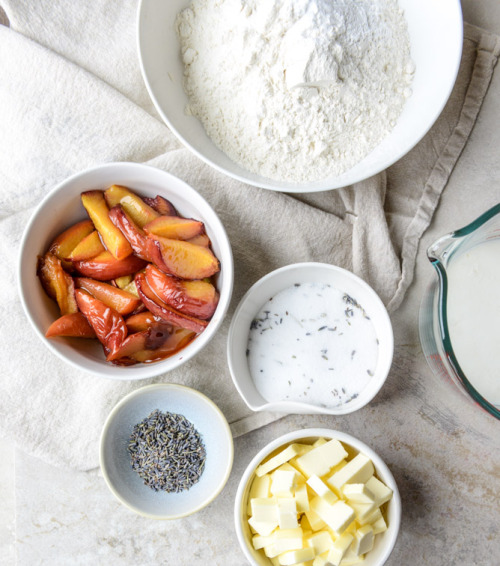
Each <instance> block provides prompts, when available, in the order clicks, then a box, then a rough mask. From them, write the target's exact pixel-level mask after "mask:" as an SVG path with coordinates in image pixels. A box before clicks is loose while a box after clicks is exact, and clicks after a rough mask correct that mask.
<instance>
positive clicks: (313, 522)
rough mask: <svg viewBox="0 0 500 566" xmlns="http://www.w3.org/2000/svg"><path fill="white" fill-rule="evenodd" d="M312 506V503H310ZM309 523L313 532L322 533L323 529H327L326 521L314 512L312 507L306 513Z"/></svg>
mask: <svg viewBox="0 0 500 566" xmlns="http://www.w3.org/2000/svg"><path fill="white" fill-rule="evenodd" d="M309 505H311V502H309ZM305 515H306V518H307V522H308V523H309V526H310V527H311V529H312V530H313V531H320V530H321V529H322V528H324V527H326V523H325V521H323V519H322V518H321V517H320V516H319V515H318V514H317V513H316V511H314V510H313V509H312V508H311V507H309V511H306V513H305Z"/></svg>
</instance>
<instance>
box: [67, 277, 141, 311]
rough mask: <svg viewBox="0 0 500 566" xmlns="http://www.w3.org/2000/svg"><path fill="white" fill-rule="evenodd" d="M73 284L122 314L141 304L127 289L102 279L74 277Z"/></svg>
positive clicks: (133, 309)
mask: <svg viewBox="0 0 500 566" xmlns="http://www.w3.org/2000/svg"><path fill="white" fill-rule="evenodd" d="M75 286H76V288H77V289H83V290H84V291H87V293H89V294H90V295H92V296H93V297H95V298H96V299H99V300H100V301H102V302H103V303H104V304H105V305H107V306H108V307H111V308H112V309H115V311H116V312H117V313H119V314H121V315H122V316H123V315H126V314H130V313H131V312H133V311H135V310H136V309H137V307H138V306H139V305H140V304H141V301H140V299H138V298H137V297H134V295H131V294H130V293H127V291H124V290H122V289H118V288H116V287H113V285H109V284H108V283H103V282H102V281H96V280H95V279H89V278H87V277H75Z"/></svg>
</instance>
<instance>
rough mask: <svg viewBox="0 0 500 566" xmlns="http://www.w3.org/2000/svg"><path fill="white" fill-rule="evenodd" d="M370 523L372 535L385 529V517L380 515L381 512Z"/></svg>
mask: <svg viewBox="0 0 500 566" xmlns="http://www.w3.org/2000/svg"><path fill="white" fill-rule="evenodd" d="M371 525H372V529H373V534H374V535H378V534H379V533H384V532H385V531H386V530H387V523H386V522H385V519H384V517H383V516H382V514H381V515H380V517H379V518H378V519H377V520H376V521H375V522H374V523H371Z"/></svg>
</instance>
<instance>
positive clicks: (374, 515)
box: [357, 507, 382, 525]
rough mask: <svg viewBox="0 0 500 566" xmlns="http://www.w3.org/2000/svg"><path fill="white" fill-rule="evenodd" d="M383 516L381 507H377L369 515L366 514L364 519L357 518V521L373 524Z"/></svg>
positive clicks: (362, 523) (361, 523) (363, 523)
mask: <svg viewBox="0 0 500 566" xmlns="http://www.w3.org/2000/svg"><path fill="white" fill-rule="evenodd" d="M381 517H382V512H381V511H380V507H376V508H375V510H374V511H372V512H371V513H370V514H369V515H366V516H365V517H363V518H362V519H361V518H359V519H357V522H358V523H359V524H360V525H372V524H373V523H375V522H376V521H378V520H379V519H380V518H381Z"/></svg>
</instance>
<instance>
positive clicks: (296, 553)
mask: <svg viewBox="0 0 500 566" xmlns="http://www.w3.org/2000/svg"><path fill="white" fill-rule="evenodd" d="M278 558H279V562H280V564H281V566H291V565H292V564H301V563H302V562H307V561H308V560H313V558H314V550H313V549H312V548H301V549H300V550H291V551H289V552H284V553H283V554H280V555H279V557H278Z"/></svg>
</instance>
